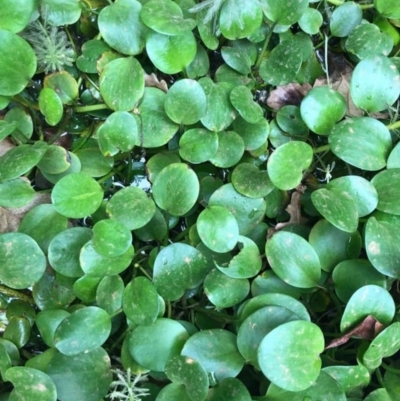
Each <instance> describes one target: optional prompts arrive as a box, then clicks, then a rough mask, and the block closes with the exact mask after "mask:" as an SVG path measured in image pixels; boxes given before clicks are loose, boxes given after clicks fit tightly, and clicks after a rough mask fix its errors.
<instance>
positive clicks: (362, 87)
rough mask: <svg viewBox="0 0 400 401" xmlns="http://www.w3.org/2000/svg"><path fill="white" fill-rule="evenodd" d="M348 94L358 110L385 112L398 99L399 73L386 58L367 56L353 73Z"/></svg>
mask: <svg viewBox="0 0 400 401" xmlns="http://www.w3.org/2000/svg"><path fill="white" fill-rule="evenodd" d="M374 26H375V25H374ZM368 40H369V39H368ZM366 82H368V85H366V84H365V83H366ZM350 94H351V98H352V99H353V102H354V104H355V105H356V106H357V107H359V108H360V109H363V110H365V111H367V112H377V111H382V110H386V109H387V108H388V107H389V106H391V105H392V104H393V103H394V102H395V101H396V100H397V98H398V97H399V94H400V74H399V71H398V69H397V68H396V66H395V64H394V63H393V62H392V61H391V59H389V58H388V57H385V56H381V55H371V56H367V57H365V58H364V59H363V60H361V61H360V62H359V63H358V64H357V66H356V68H355V69H354V71H353V74H352V76H351V81H350ZM371 120H372V119H371ZM375 121H376V120H375Z"/></svg>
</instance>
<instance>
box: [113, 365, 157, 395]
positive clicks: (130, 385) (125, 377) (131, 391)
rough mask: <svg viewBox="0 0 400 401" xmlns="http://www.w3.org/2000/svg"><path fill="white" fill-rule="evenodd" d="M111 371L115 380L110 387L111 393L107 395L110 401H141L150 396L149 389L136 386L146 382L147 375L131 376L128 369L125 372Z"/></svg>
mask: <svg viewBox="0 0 400 401" xmlns="http://www.w3.org/2000/svg"><path fill="white" fill-rule="evenodd" d="M111 371H112V372H113V373H114V374H115V375H116V376H117V380H114V381H113V382H112V383H111V385H110V389H111V392H110V393H108V395H107V397H108V398H109V399H110V400H118V401H121V400H124V401H142V397H146V396H148V395H150V393H149V389H147V388H142V387H139V386H138V385H139V384H140V383H141V382H144V381H147V375H141V374H138V375H132V374H131V370H130V369H129V368H128V370H127V371H126V372H124V371H123V370H120V369H112V370H111Z"/></svg>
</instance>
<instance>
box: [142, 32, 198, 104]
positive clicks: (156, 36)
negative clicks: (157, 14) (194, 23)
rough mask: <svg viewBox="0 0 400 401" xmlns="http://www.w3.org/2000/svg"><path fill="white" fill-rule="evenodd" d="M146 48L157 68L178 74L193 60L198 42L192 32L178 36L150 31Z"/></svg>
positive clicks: (167, 72) (166, 72)
mask: <svg viewBox="0 0 400 401" xmlns="http://www.w3.org/2000/svg"><path fill="white" fill-rule="evenodd" d="M146 50H147V53H148V56H149V58H150V60H151V61H152V63H153V64H154V65H155V66H156V68H158V69H159V70H160V71H162V72H164V73H165V74H176V73H178V72H181V71H183V70H184V69H185V68H186V67H187V66H188V65H189V64H190V63H191V62H192V61H193V59H194V58H195V56H196V52H197V44H196V39H195V37H194V35H193V33H192V32H186V33H184V34H182V35H176V36H167V35H162V34H160V33H157V32H150V33H149V34H148V35H147V40H146ZM185 111H187V109H186V110H185Z"/></svg>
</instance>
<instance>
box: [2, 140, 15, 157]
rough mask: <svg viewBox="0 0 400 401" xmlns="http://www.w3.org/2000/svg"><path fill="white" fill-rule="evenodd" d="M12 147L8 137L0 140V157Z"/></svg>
mask: <svg viewBox="0 0 400 401" xmlns="http://www.w3.org/2000/svg"><path fill="white" fill-rule="evenodd" d="M14 147H15V145H14V144H13V143H12V142H11V141H10V140H9V139H8V138H6V139H3V140H2V141H0V157H1V156H3V155H4V154H6V153H7V152H8V151H9V150H10V149H12V148H14Z"/></svg>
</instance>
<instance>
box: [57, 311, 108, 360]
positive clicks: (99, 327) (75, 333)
mask: <svg viewBox="0 0 400 401" xmlns="http://www.w3.org/2000/svg"><path fill="white" fill-rule="evenodd" d="M110 332H111V317H110V315H109V314H108V313H107V312H106V311H104V310H103V309H100V308H98V307H96V306H88V307H86V308H82V309H78V310H76V311H75V312H73V313H71V314H70V315H69V316H67V317H66V318H65V319H64V320H63V321H62V322H61V323H60V325H59V326H58V327H57V329H56V331H55V334H54V343H55V346H56V348H57V349H58V350H59V351H60V352H61V353H63V354H64V355H67V356H72V355H77V354H80V353H88V352H90V351H93V350H95V349H96V348H98V347H100V346H101V345H102V344H103V343H104V342H105V341H106V340H107V338H108V336H109V335H110Z"/></svg>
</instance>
